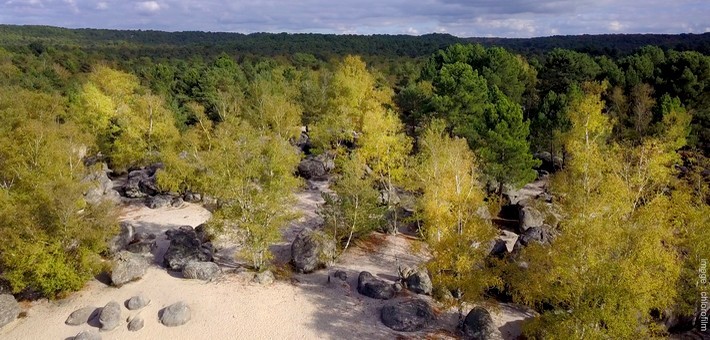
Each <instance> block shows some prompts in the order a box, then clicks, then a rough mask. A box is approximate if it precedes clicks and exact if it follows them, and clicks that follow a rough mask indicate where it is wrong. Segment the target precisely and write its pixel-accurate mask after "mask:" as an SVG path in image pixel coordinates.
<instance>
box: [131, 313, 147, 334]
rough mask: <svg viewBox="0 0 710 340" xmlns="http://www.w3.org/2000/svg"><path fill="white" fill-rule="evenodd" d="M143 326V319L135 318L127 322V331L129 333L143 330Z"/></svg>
mask: <svg viewBox="0 0 710 340" xmlns="http://www.w3.org/2000/svg"><path fill="white" fill-rule="evenodd" d="M144 325H145V322H144V321H143V318H142V317H140V316H136V317H134V318H133V319H131V320H130V321H128V330H129V331H131V332H137V331H139V330H141V329H143V326H144Z"/></svg>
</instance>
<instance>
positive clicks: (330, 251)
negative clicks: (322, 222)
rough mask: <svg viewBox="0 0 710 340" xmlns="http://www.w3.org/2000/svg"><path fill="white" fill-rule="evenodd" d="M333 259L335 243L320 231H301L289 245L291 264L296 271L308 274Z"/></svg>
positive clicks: (307, 229)
mask: <svg viewBox="0 0 710 340" xmlns="http://www.w3.org/2000/svg"><path fill="white" fill-rule="evenodd" d="M334 257H335V242H334V241H333V240H332V239H330V238H329V237H328V236H326V235H325V234H324V233H322V232H320V231H314V230H312V229H309V228H306V229H303V230H302V231H301V232H300V233H299V234H298V235H297V236H296V239H295V240H293V243H292V244H291V262H292V263H293V265H294V267H296V269H298V271H300V272H303V273H310V272H312V271H314V270H316V269H318V268H321V267H325V266H327V265H328V264H329V263H331V262H332V261H333V258H334Z"/></svg>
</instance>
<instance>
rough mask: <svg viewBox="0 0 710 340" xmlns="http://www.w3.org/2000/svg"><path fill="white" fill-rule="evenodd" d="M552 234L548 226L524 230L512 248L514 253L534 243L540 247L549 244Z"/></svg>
mask: <svg viewBox="0 0 710 340" xmlns="http://www.w3.org/2000/svg"><path fill="white" fill-rule="evenodd" d="M552 238H553V234H552V228H551V227H550V226H548V225H543V226H540V227H532V228H529V229H528V230H526V231H525V232H524V233H523V234H522V235H520V237H518V240H517V241H516V242H515V246H514V247H513V250H514V251H519V250H520V249H522V248H524V247H527V246H528V245H529V244H531V243H533V242H536V243H539V244H542V245H545V244H550V243H551V242H552Z"/></svg>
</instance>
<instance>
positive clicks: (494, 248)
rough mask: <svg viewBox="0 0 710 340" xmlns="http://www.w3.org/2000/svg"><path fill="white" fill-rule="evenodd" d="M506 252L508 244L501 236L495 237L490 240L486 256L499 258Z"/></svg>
mask: <svg viewBox="0 0 710 340" xmlns="http://www.w3.org/2000/svg"><path fill="white" fill-rule="evenodd" d="M507 253H508V245H507V243H506V242H505V240H503V239H501V238H496V239H494V240H492V241H491V250H490V252H489V253H488V256H491V257H496V258H499V259H501V258H503V257H504V256H505V254H507Z"/></svg>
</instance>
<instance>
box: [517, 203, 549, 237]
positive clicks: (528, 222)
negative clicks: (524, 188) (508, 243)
mask: <svg viewBox="0 0 710 340" xmlns="http://www.w3.org/2000/svg"><path fill="white" fill-rule="evenodd" d="M519 216H520V229H519V230H520V233H524V232H525V231H526V230H528V229H530V228H533V227H539V226H541V225H542V224H543V223H544V222H545V216H544V215H543V214H542V213H541V212H540V211H538V210H537V209H535V208H533V207H530V206H523V207H521V208H520V215H519Z"/></svg>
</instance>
